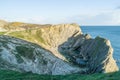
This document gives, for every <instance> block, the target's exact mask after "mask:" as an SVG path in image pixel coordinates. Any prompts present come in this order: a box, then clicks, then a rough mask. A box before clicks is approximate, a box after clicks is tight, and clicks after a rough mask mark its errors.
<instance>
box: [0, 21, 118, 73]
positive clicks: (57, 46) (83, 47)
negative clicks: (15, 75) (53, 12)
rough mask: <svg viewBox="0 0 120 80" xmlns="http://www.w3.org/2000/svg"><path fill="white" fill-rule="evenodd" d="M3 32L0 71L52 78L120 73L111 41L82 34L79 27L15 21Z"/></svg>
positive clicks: (7, 25)
mask: <svg viewBox="0 0 120 80" xmlns="http://www.w3.org/2000/svg"><path fill="white" fill-rule="evenodd" d="M1 29H4V33H3V32H2V36H0V44H1V46H0V49H1V50H0V59H1V62H0V68H1V69H10V70H17V71H21V72H33V73H39V74H53V75H56V74H72V73H96V72H105V73H107V72H114V71H118V67H117V65H116V62H115V60H114V59H113V48H112V46H111V44H110V41H109V40H107V39H104V38H101V37H96V38H95V39H93V38H91V36H90V35H89V34H83V33H82V31H81V29H80V27H79V25H77V24H58V25H50V24H46V25H38V24H27V23H19V22H12V23H7V24H6V25H5V26H4V27H1Z"/></svg>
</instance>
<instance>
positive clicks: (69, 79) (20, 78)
mask: <svg viewBox="0 0 120 80" xmlns="http://www.w3.org/2000/svg"><path fill="white" fill-rule="evenodd" d="M0 80H120V72H115V73H109V74H100V73H99V74H91V75H79V74H73V75H56V76H51V75H38V74H32V73H19V72H15V71H6V70H0Z"/></svg>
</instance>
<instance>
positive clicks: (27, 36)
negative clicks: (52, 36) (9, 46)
mask: <svg viewBox="0 0 120 80" xmlns="http://www.w3.org/2000/svg"><path fill="white" fill-rule="evenodd" d="M8 35H10V36H14V37H17V38H21V39H24V40H28V41H31V42H35V41H37V42H38V43H43V44H45V40H44V39H43V37H42V32H41V30H40V29H38V30H31V29H28V30H25V31H16V32H12V33H10V34H8Z"/></svg>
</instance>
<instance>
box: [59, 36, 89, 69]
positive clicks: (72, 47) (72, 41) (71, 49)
mask: <svg viewBox="0 0 120 80" xmlns="http://www.w3.org/2000/svg"><path fill="white" fill-rule="evenodd" d="M85 36H87V34H86V35H77V36H72V37H70V38H68V40H67V41H66V42H64V43H62V44H61V45H59V46H58V51H59V53H60V54H61V55H63V56H64V57H65V58H66V59H67V61H68V62H69V63H71V64H74V65H77V66H79V67H81V68H83V67H86V66H87V62H88V60H89V56H84V55H83V54H81V50H82V46H83V45H84V42H86V41H89V40H91V39H85ZM86 55H87V54H86Z"/></svg>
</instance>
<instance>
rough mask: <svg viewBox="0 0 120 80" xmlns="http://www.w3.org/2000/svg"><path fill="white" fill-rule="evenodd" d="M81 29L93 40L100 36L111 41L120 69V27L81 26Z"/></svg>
mask: <svg viewBox="0 0 120 80" xmlns="http://www.w3.org/2000/svg"><path fill="white" fill-rule="evenodd" d="M81 29H82V31H83V33H88V34H90V35H91V36H92V37H93V38H95V37H96V36H98V35H99V36H101V37H104V38H106V39H109V40H110V41H111V44H112V47H113V49H114V53H113V57H114V59H115V60H116V62H117V64H118V66H119V68H120V26H81Z"/></svg>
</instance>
